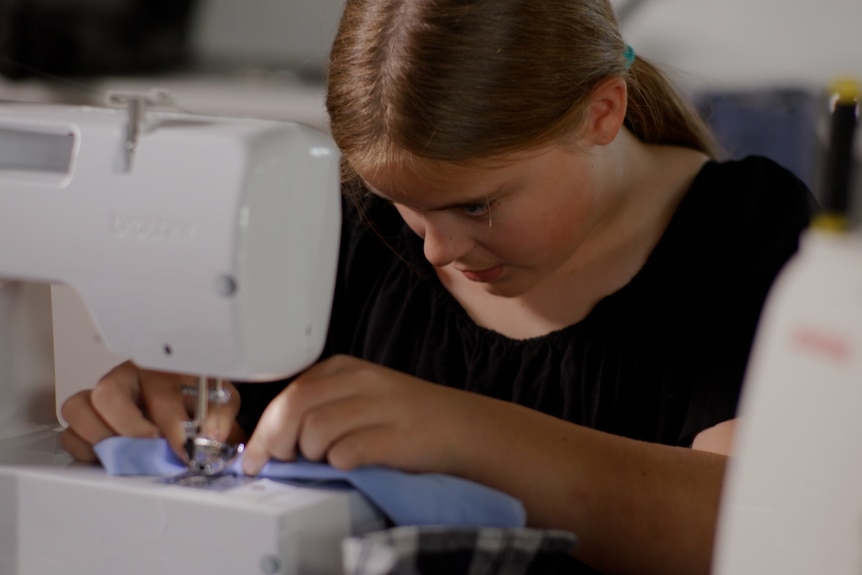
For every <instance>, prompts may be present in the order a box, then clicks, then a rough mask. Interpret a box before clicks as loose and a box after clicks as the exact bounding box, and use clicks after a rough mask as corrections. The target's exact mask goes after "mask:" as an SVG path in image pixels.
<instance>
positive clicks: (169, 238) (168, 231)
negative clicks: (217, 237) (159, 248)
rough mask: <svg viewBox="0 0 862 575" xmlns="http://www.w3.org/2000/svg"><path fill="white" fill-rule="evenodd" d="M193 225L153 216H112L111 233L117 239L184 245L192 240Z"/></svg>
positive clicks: (194, 228)
mask: <svg viewBox="0 0 862 575" xmlns="http://www.w3.org/2000/svg"><path fill="white" fill-rule="evenodd" d="M196 230H197V226H196V225H195V224H191V223H187V222H180V221H171V220H167V219H165V218H159V217H155V216H123V215H119V214H114V217H113V220H112V222H111V232H112V233H113V234H114V236H116V237H118V238H129V239H133V240H151V241H165V242H171V243H176V244H185V243H188V242H190V241H192V239H194V234H195V231H196Z"/></svg>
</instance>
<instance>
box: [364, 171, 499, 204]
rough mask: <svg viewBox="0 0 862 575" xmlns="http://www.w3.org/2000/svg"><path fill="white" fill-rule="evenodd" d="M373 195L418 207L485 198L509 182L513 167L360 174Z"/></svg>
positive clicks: (368, 172)
mask: <svg viewBox="0 0 862 575" xmlns="http://www.w3.org/2000/svg"><path fill="white" fill-rule="evenodd" d="M359 176H360V177H361V178H362V179H363V180H364V181H365V183H366V185H367V186H368V187H369V188H370V189H371V191H372V192H374V193H376V194H378V195H381V196H383V197H386V198H388V199H390V200H394V201H401V202H404V203H412V204H419V203H421V200H422V199H425V198H429V199H430V198H434V199H435V200H443V201H458V200H459V199H462V198H475V197H479V196H487V195H490V194H492V193H493V191H494V190H496V189H499V188H500V187H502V186H503V185H505V184H506V183H507V182H508V181H509V180H511V178H512V166H496V167H493V166H472V165H459V164H454V163H441V162H435V163H433V165H432V164H430V163H429V164H415V163H411V164H409V165H404V164H387V165H385V166H379V167H376V168H375V169H373V170H368V171H365V172H359Z"/></svg>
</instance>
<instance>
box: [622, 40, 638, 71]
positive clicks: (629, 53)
mask: <svg viewBox="0 0 862 575" xmlns="http://www.w3.org/2000/svg"><path fill="white" fill-rule="evenodd" d="M623 58H625V59H626V70H628V69H629V68H631V67H632V64H634V63H635V49H634V48H632V47H631V46H629V45H628V44H626V51H625V52H623Z"/></svg>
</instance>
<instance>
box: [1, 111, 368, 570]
mask: <svg viewBox="0 0 862 575" xmlns="http://www.w3.org/2000/svg"><path fill="white" fill-rule="evenodd" d="M123 103H124V105H125V106H126V109H110V108H74V107H63V106H47V105H25V104H11V103H6V104H0V575H17V574H26V575H41V574H45V575H48V574H51V575H54V574H55V573H66V574H79V573H80V574H87V575H94V574H105V575H107V574H110V575H115V574H117V573H124V574H137V573H140V574H148V575H149V574H153V573H160V574H171V573H176V574H180V573H182V574H187V573H264V574H276V573H278V574H290V573H299V572H302V573H332V572H338V571H339V570H340V566H341V557H340V546H341V540H342V539H343V538H344V537H346V536H347V535H349V534H351V533H357V532H362V531H365V530H369V529H375V528H379V527H380V526H381V525H382V520H381V517H380V516H379V515H378V514H377V512H376V511H374V510H373V509H372V508H371V506H369V505H368V503H367V502H366V501H365V500H364V499H363V498H362V497H360V496H359V495H357V494H355V493H354V492H351V491H337V490H322V489H310V488H303V487H296V486H289V485H286V484H282V483H275V482H271V481H267V480H258V481H253V482H250V483H244V484H242V485H240V486H237V487H235V488H233V489H230V490H227V491H219V490H217V489H197V488H192V487H183V486H178V485H166V484H164V483H161V482H159V481H157V480H155V479H153V478H120V477H109V476H107V475H106V474H105V472H104V471H103V470H102V469H101V468H99V467H97V466H91V465H83V464H77V463H74V462H72V461H71V459H70V458H69V456H68V455H66V454H65V453H64V452H63V450H62V449H61V448H60V447H59V446H58V443H57V429H58V427H59V426H60V425H61V423H62V420H61V419H60V417H59V415H58V411H57V408H58V407H59V405H60V404H61V403H62V401H63V400H65V398H66V397H68V396H69V395H71V394H72V393H74V392H75V391H77V390H79V389H82V388H87V387H91V386H92V385H94V384H95V382H96V381H97V380H98V378H99V377H100V376H101V375H102V374H104V373H105V371H106V370H107V369H109V368H110V367H112V366H113V365H115V364H117V363H118V362H120V361H123V360H125V359H129V358H131V359H132V360H134V361H135V362H136V363H137V364H139V365H140V366H142V367H147V368H151V369H160V370H166V371H172V372H180V373H189V374H198V375H205V376H213V377H221V378H229V379H233V380H245V381H257V380H261V381H262V380H272V379H277V378H281V377H285V376H288V375H292V374H294V373H296V372H298V371H299V370H301V369H303V368H305V367H306V366H308V365H309V364H310V363H311V362H313V361H314V360H315V359H316V358H317V356H318V355H319V353H320V351H321V349H322V346H323V342H324V339H325V337H326V330H327V324H328V319H329V311H330V305H331V297H332V293H333V288H334V279H335V269H336V263H337V258H338V249H339V221H340V196H339V157H338V153H337V150H336V148H335V146H334V145H333V143H332V142H331V141H330V139H329V138H328V137H326V136H325V135H323V134H321V133H319V132H317V131H315V130H313V129H310V128H307V127H304V126H302V125H299V124H294V123H283V122H269V121H262V120H243V119H226V118H216V117H203V116H195V115H192V114H188V113H181V112H174V111H164V110H155V109H148V104H151V103H153V102H152V101H151V99H148V98H146V97H128V98H125V99H124V100H123ZM9 280H12V283H5V284H4V283H3V282H4V281H7V282H8V281H9ZM22 282H23V283H22ZM52 292H53V293H52Z"/></svg>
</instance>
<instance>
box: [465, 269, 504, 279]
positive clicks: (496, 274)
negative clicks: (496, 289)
mask: <svg viewBox="0 0 862 575" xmlns="http://www.w3.org/2000/svg"><path fill="white" fill-rule="evenodd" d="M503 271H504V268H503V266H494V267H492V268H488V269H486V270H477V271H471V270H461V273H462V274H464V277H465V278H467V279H468V280H470V281H472V282H479V283H490V282H493V281H497V280H498V279H500V276H502V275H503Z"/></svg>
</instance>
